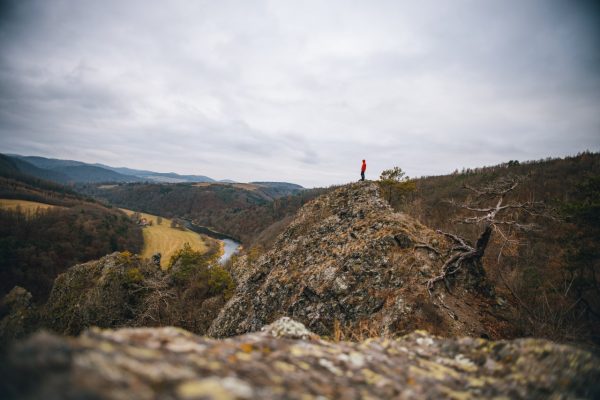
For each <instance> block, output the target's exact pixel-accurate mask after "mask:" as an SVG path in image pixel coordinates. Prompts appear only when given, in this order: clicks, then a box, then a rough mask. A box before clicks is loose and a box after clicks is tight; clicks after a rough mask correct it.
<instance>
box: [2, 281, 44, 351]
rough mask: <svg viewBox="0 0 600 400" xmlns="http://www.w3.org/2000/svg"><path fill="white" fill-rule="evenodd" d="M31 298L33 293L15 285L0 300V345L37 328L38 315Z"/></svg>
mask: <svg viewBox="0 0 600 400" xmlns="http://www.w3.org/2000/svg"><path fill="white" fill-rule="evenodd" d="M31 299H32V296H31V293H29V292H28V291H27V290H26V289H24V288H22V287H20V286H15V287H14V288H12V290H11V291H10V292H8V293H7V294H6V296H4V298H2V300H1V301H0V347H3V345H4V344H7V343H9V342H10V341H12V340H14V339H17V338H21V337H24V336H26V335H27V334H29V333H31V332H32V331H33V330H34V329H35V328H36V324H37V318H38V315H37V312H36V310H35V309H34V307H32V304H31Z"/></svg>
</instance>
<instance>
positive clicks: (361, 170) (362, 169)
mask: <svg viewBox="0 0 600 400" xmlns="http://www.w3.org/2000/svg"><path fill="white" fill-rule="evenodd" d="M366 170H367V162H366V161H365V160H363V163H362V167H360V176H361V181H364V180H365V171H366Z"/></svg>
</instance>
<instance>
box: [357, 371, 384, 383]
mask: <svg viewBox="0 0 600 400" xmlns="http://www.w3.org/2000/svg"><path fill="white" fill-rule="evenodd" d="M361 372H362V374H363V376H364V377H365V381H366V382H367V383H368V384H369V385H377V384H379V383H381V382H383V381H384V380H385V378H384V377H383V376H381V375H379V374H378V373H376V372H373V371H371V370H370V369H366V368H363V369H361Z"/></svg>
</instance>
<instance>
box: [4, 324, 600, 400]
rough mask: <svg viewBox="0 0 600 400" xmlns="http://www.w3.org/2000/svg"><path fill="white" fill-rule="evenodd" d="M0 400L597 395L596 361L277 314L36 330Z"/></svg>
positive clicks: (535, 345)
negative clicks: (225, 325)
mask: <svg viewBox="0 0 600 400" xmlns="http://www.w3.org/2000/svg"><path fill="white" fill-rule="evenodd" d="M0 366H3V367H4V370H3V371H0V372H1V373H0V395H1V396H2V398H8V399H11V398H43V399H56V398H61V399H84V398H85V399H88V398H89V399H130V400H138V399H139V400H142V399H144V400H145V399H158V398H161V399H317V398H320V399H323V398H339V399H359V398H360V399H367V398H371V399H384V398H398V399H413V398H419V399H439V398H449V399H487V398H489V399H491V398H496V399H499V398H511V399H526V398H527V399H531V398H539V399H542V398H543V399H545V398H555V399H566V398H580V399H585V398H589V399H592V398H599V396H600V384H599V382H600V359H599V358H598V357H596V356H594V355H593V354H592V353H590V352H588V351H586V350H582V349H577V348H574V347H571V346H566V345H559V344H554V343H552V342H548V341H545V340H534V339H520V340H514V341H497V342H494V341H488V340H484V339H479V338H477V339H473V338H468V337H464V338H459V339H444V338H440V337H436V336H433V335H430V334H428V333H426V332H423V331H416V332H414V333H411V334H410V335H408V336H405V337H402V338H400V339H397V340H388V339H370V340H366V341H363V342H360V343H356V342H339V343H334V342H328V341H324V340H321V339H320V338H319V337H317V336H316V335H313V334H311V333H310V332H308V331H307V330H306V328H304V326H302V325H301V324H299V323H297V322H294V321H290V320H283V321H278V322H277V323H275V324H274V325H272V326H269V327H267V328H265V329H264V330H263V331H262V332H257V333H252V334H246V335H242V336H238V337H235V338H231V339H226V340H214V339H209V338H203V337H199V336H195V335H193V334H191V333H189V332H187V331H184V330H182V329H178V328H172V327H170V328H135V329H134V328H129V329H120V330H101V329H97V328H95V329H91V330H88V331H85V332H84V333H83V334H82V335H81V336H79V337H78V338H63V337H58V336H53V335H50V334H47V333H39V334H37V335H35V336H33V337H32V338H30V339H29V340H27V341H25V342H21V343H18V344H17V345H16V346H14V348H13V349H12V351H11V352H10V353H9V354H8V356H7V358H6V360H0Z"/></svg>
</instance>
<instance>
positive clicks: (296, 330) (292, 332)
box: [261, 317, 313, 339]
mask: <svg viewBox="0 0 600 400" xmlns="http://www.w3.org/2000/svg"><path fill="white" fill-rule="evenodd" d="M261 331H262V332H265V333H267V334H269V335H271V336H273V337H281V338H289V339H308V338H310V337H311V336H312V335H313V333H312V332H311V331H309V330H308V329H306V327H305V326H304V325H302V324H301V323H300V322H297V321H294V320H293V319H291V318H288V317H282V318H279V319H278V320H277V321H275V322H273V323H272V324H270V325H267V326H264V327H263V328H262V329H261Z"/></svg>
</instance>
